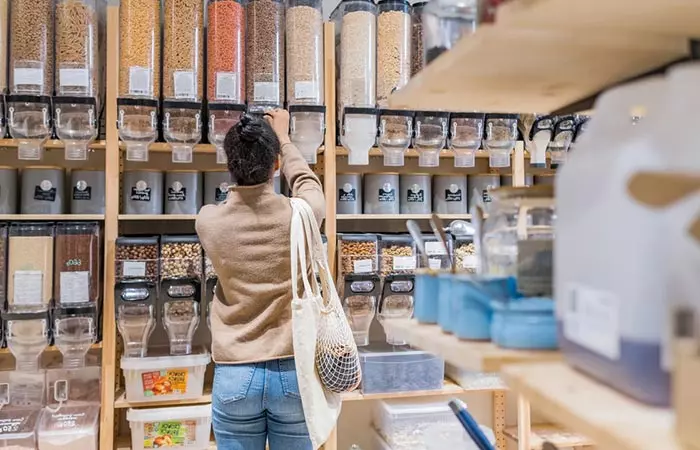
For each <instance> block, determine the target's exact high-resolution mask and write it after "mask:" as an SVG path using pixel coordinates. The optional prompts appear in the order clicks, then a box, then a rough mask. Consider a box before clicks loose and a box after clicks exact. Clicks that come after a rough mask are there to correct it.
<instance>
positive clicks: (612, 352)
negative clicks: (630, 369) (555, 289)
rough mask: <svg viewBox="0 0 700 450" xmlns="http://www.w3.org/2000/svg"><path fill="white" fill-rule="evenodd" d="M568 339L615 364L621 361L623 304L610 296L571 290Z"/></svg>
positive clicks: (566, 317) (566, 298)
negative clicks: (621, 312)
mask: <svg viewBox="0 0 700 450" xmlns="http://www.w3.org/2000/svg"><path fill="white" fill-rule="evenodd" d="M564 301H565V302H566V303H565V305H564V307H565V310H564V336H566V338H567V339H568V340H570V341H572V342H575V343H576V344H578V345H581V346H583V347H585V348H587V349H588V350H591V351H593V352H596V353H598V354H600V355H602V356H605V357H607V358H609V359H612V360H618V359H620V301H619V299H618V298H617V297H616V296H615V295H613V294H612V293H610V292H605V291H599V290H595V289H590V288H587V287H584V286H568V288H567V289H566V291H565V293H564Z"/></svg>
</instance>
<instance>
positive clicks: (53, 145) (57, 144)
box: [0, 139, 107, 150]
mask: <svg viewBox="0 0 700 450" xmlns="http://www.w3.org/2000/svg"><path fill="white" fill-rule="evenodd" d="M18 145H19V141H18V140H17V139H0V148H2V147H7V148H13V149H14V148H15V147H17V146H18ZM63 148H65V145H63V142H62V141H59V140H57V139H50V140H48V141H46V143H45V144H44V149H47V150H54V149H63ZM88 148H89V149H91V150H104V149H105V148H107V143H106V141H104V140H101V141H95V142H93V143H91V144H90V145H88Z"/></svg>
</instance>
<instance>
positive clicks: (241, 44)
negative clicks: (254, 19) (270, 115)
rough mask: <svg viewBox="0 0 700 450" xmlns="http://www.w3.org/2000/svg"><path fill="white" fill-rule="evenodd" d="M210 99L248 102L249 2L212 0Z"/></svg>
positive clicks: (209, 46)
mask: <svg viewBox="0 0 700 450" xmlns="http://www.w3.org/2000/svg"><path fill="white" fill-rule="evenodd" d="M207 14H208V20H209V27H208V31H207V99H208V100H209V103H211V102H226V103H233V104H243V103H245V66H244V61H245V5H244V4H243V3H242V2H241V1H239V0H208V5H207Z"/></svg>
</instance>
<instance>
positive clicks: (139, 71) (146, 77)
mask: <svg viewBox="0 0 700 450" xmlns="http://www.w3.org/2000/svg"><path fill="white" fill-rule="evenodd" d="M129 94H131V95H152V92H151V69H149V68H148V67H138V66H132V67H129Z"/></svg>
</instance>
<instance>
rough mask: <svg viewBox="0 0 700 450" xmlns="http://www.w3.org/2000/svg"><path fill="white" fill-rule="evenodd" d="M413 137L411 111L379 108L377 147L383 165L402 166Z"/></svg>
mask: <svg viewBox="0 0 700 450" xmlns="http://www.w3.org/2000/svg"><path fill="white" fill-rule="evenodd" d="M412 137H413V111H402V110H396V109H381V110H379V148H381V150H382V154H383V155H384V165H385V166H403V165H404V156H405V154H406V150H407V149H408V147H409V146H410V145H411V138H412Z"/></svg>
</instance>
